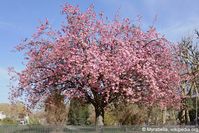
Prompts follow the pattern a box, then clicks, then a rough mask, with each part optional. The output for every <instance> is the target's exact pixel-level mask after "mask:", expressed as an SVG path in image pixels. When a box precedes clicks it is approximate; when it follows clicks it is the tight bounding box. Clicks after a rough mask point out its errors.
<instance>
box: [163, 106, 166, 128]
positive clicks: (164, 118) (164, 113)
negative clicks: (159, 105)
mask: <svg viewBox="0 0 199 133" xmlns="http://www.w3.org/2000/svg"><path fill="white" fill-rule="evenodd" d="M162 115H163V116H162V124H166V120H167V108H166V107H165V108H164V109H163V114H162Z"/></svg>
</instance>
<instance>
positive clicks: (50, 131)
mask: <svg viewBox="0 0 199 133" xmlns="http://www.w3.org/2000/svg"><path fill="white" fill-rule="evenodd" d="M144 129H145V130H144V131H143V127H141V126H130V127H127V126H122V127H104V128H103V129H97V130H96V127H81V126H65V127H58V126H40V125H37V126H22V125H12V126H11V125H7V126H0V133H149V132H155V133H166V132H167V133H170V132H172V133H179V132H180V133H196V132H199V129H198V128H195V127H179V126H176V127H157V126H156V127H149V128H148V129H150V130H154V129H158V130H162V129H168V131H163V130H162V131H157V130H156V131H147V130H146V128H145V127H144ZM171 129H179V130H178V131H171ZM188 130H190V131H188Z"/></svg>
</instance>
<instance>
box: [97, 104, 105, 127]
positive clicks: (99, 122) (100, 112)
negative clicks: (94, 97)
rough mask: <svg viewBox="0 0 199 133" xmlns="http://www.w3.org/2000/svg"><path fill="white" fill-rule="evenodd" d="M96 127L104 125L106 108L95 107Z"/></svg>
mask: <svg viewBox="0 0 199 133" xmlns="http://www.w3.org/2000/svg"><path fill="white" fill-rule="evenodd" d="M95 118H96V126H103V125H104V108H103V107H98V106H95Z"/></svg>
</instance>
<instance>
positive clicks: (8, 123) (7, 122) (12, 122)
mask: <svg viewBox="0 0 199 133" xmlns="http://www.w3.org/2000/svg"><path fill="white" fill-rule="evenodd" d="M0 124H1V125H12V124H17V121H16V120H13V119H11V118H5V119H3V120H1V121H0Z"/></svg>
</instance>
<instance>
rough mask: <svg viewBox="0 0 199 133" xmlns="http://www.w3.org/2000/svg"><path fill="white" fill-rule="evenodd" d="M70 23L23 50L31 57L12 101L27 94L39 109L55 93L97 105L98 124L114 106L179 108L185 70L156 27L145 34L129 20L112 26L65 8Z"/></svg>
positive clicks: (42, 33)
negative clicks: (117, 103)
mask: <svg viewBox="0 0 199 133" xmlns="http://www.w3.org/2000/svg"><path fill="white" fill-rule="evenodd" d="M62 13H63V14H64V15H65V16H66V17H65V18H66V21H65V23H63V25H62V26H61V29H60V30H54V29H53V28H52V27H51V26H50V24H49V22H48V20H46V21H45V22H44V23H43V24H41V25H40V26H39V27H38V31H37V33H35V34H34V35H33V37H32V38H30V39H27V40H25V41H24V42H22V43H21V44H20V45H18V46H17V50H19V51H21V50H22V51H25V60H26V61H25V62H26V66H25V69H24V70H23V71H21V72H19V73H16V74H17V76H18V81H19V82H18V84H17V86H14V87H13V88H12V92H11V96H12V98H17V97H20V96H22V95H24V94H25V97H26V98H27V102H28V103H30V104H31V105H33V106H34V105H36V104H37V103H38V102H41V101H42V100H44V99H46V98H47V97H48V95H50V94H51V93H52V92H53V91H54V90H59V91H61V92H62V94H63V95H64V96H65V97H67V99H70V98H74V97H76V98H79V99H81V100H83V101H85V102H88V103H91V104H93V106H94V107H95V112H96V118H97V117H98V116H103V115H104V108H105V107H106V106H107V105H108V104H109V103H111V102H113V101H114V100H119V99H123V100H126V101H128V102H132V103H141V104H146V105H149V106H151V105H153V104H156V105H160V106H175V105H176V104H178V103H179V100H180V94H179V92H178V89H179V86H180V81H181V78H180V71H179V67H180V66H179V64H178V63H177V62H176V59H175V57H174V56H173V49H172V43H170V42H169V41H168V40H167V39H166V38H165V37H164V36H161V35H160V34H159V33H158V32H157V31H156V29H155V28H154V27H150V28H149V29H148V31H146V32H145V31H143V30H142V29H141V27H139V26H136V25H133V24H132V22H130V20H129V19H128V18H126V19H119V18H118V17H115V19H113V20H108V19H107V18H106V17H104V15H103V14H99V15H97V14H96V13H95V11H94V9H93V6H90V7H89V8H88V9H87V10H86V11H85V12H81V11H80V9H79V8H78V7H75V6H72V5H69V4H65V5H64V7H63V10H62Z"/></svg>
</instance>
